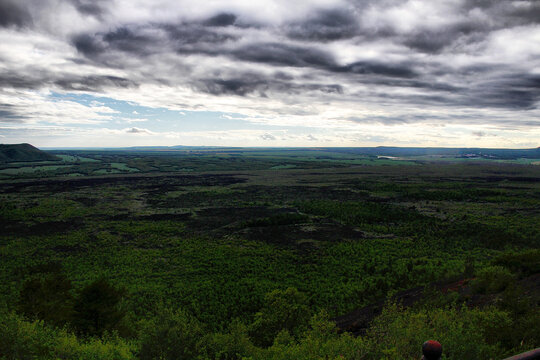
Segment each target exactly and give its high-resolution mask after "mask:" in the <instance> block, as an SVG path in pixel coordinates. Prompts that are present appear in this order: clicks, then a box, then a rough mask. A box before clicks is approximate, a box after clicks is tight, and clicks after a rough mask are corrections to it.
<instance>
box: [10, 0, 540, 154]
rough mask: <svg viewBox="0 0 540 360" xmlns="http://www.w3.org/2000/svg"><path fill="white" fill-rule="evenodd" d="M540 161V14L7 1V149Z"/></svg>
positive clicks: (486, 3) (498, 5)
mask: <svg viewBox="0 0 540 360" xmlns="http://www.w3.org/2000/svg"><path fill="white" fill-rule="evenodd" d="M21 142H27V143H31V144H33V145H35V146H38V147H117V146H121V147H124V146H143V145H148V146H156V145H163V146H170V145H191V146H265V147H272V146H286V147H289V146H309V147H330V146H383V145H385V146H437V147H498V148H531V147H538V146H540V0H530V1H527V0H522V1H510V0H437V1H433V0H302V1H290V0H274V1H258V0H249V1H240V0H227V1H223V0H205V1H202V0H152V1H150V0H147V1H142V0H0V143H21Z"/></svg>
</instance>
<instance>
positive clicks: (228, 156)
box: [0, 149, 540, 359]
mask: <svg viewBox="0 0 540 360" xmlns="http://www.w3.org/2000/svg"><path fill="white" fill-rule="evenodd" d="M49 153H50V154H53V155H57V156H58V157H59V160H58V161H56V162H55V161H51V160H47V161H44V162H34V163H32V162H30V163H24V162H22V163H8V164H2V168H1V169H0V224H1V228H2V231H1V232H0V314H3V316H0V318H1V320H0V332H3V333H2V334H0V338H3V339H10V340H0V349H2V347H1V346H2V345H1V344H2V341H11V342H12V343H13V344H18V345H17V346H19V347H20V350H18V351H20V354H23V355H20V356H21V358H31V357H32V356H37V357H38V358H39V356H42V358H47V356H49V355H50V354H53V355H54V356H56V357H59V358H62V356H64V355H62V354H72V353H73V354H75V353H76V354H83V353H84V351H88V352H89V353H99V352H100V351H101V354H103V358H118V359H124V358H141V359H177V358H187V359H192V358H193V359H196V358H199V359H292V358H296V359H318V358H328V359H342V358H345V359H382V358H388V359H402V358H403V359H412V358H418V353H419V350H418V349H419V346H420V345H421V343H422V342H423V341H425V340H427V339H428V338H432V337H436V338H437V339H438V340H439V341H441V343H443V346H445V351H446V349H448V350H447V352H446V353H447V354H448V355H446V356H448V357H447V358H449V359H464V358H473V357H474V358H479V359H488V358H503V357H504V356H509V355H513V354H515V353H518V352H522V351H526V350H528V349H530V348H534V347H538V346H540V338H539V335H538V334H540V328H539V324H540V312H539V307H538V305H539V300H540V294H539V292H540V286H539V282H540V250H539V249H540V226H539V224H540V166H537V165H533V164H531V163H532V162H533V161H529V160H527V161H524V160H519V159H518V160H516V161H512V160H505V161H504V162H502V161H495V160H493V161H492V160H482V159H480V160H477V161H473V160H472V159H467V160H463V161H461V160H460V161H457V160H456V161H446V160H445V161H444V162H442V161H426V159H425V158H422V159H420V158H417V159H415V158H413V157H411V158H407V159H401V158H400V159H391V158H387V157H379V158H378V157H377V156H372V155H358V154H344V153H336V152H331V151H329V152H325V151H310V150H302V151H297V150H260V151H250V152H243V151H240V150H231V149H217V150H212V151H209V150H205V151H202V150H184V151H179V152H169V151H165V152H157V151H130V152H126V151H98V150H93V151H90V150H81V151H74V150H65V151H64V150H62V151H60V150H58V151H51V152H49ZM455 283H458V284H459V286H457V287H454V288H452V287H444V286H442V287H443V288H444V291H441V290H440V288H441V286H440V284H455ZM436 284H439V285H436ZM437 286H438V287H437ZM415 288H421V289H424V290H423V295H421V296H420V297H419V298H418V301H415V302H414V304H403V303H402V304H401V305H400V301H399V299H400V298H397V299H398V300H396V301H395V302H393V301H392V300H391V299H392V297H393V296H394V295H396V294H397V293H399V292H401V291H405V290H409V289H415ZM394 299H396V298H395V297H394ZM375 303H382V304H384V306H383V307H384V309H383V310H382V313H380V314H374V315H373V316H372V317H370V318H369V322H367V323H366V325H365V326H364V327H362V328H361V329H360V331H356V332H355V333H354V335H353V334H351V333H349V332H348V331H347V330H348V329H347V328H346V327H343V326H341V327H339V328H338V327H337V325H339V322H336V321H335V320H334V319H336V318H338V317H340V316H343V315H346V314H353V313H354V311H355V310H358V309H363V308H365V307H366V306H369V305H372V304H375ZM96 308H98V309H99V310H95V309H96ZM54 309H56V310H54ZM59 309H61V310H59ZM351 316H352V315H351ZM353 320H354V319H353ZM353 322H354V321H353ZM398 329H399V330H398ZM356 330H358V329H356ZM38 343H41V344H44V343H46V344H48V345H39V344H38ZM32 344H33V345H32ZM6 346H7V345H6ZM13 346H15V345H13ZM85 349H86V350H85ZM62 351H64V353H62ZM70 351H71V353H70ZM6 354H7V353H6ZM6 354H2V352H1V351H0V358H2V356H4V357H5V358H9V359H11V358H12V357H9V356H8V355H6ZM43 354H48V355H43ZM113 354H114V355H113ZM464 354H468V355H464ZM471 354H472V355H471ZM53 355H51V356H53ZM473 355H474V356H473ZM65 356H67V355H65ZM81 356H83V355H81ZM83 358H84V357H83Z"/></svg>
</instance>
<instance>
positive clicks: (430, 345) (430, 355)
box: [422, 340, 442, 360]
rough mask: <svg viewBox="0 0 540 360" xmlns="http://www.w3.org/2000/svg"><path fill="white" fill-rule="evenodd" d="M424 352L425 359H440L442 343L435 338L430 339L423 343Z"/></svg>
mask: <svg viewBox="0 0 540 360" xmlns="http://www.w3.org/2000/svg"><path fill="white" fill-rule="evenodd" d="M422 354H424V359H425V360H439V359H440V358H441V355H442V345H441V343H440V342H438V341H435V340H428V341H426V342H425V343H424V344H422Z"/></svg>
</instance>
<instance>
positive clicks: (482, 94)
mask: <svg viewBox="0 0 540 360" xmlns="http://www.w3.org/2000/svg"><path fill="white" fill-rule="evenodd" d="M467 95H468V96H467V97H466V98H467V99H468V100H466V101H465V102H464V103H465V104H469V105H476V106H483V107H500V108H509V109H534V108H535V107H536V104H537V103H538V102H539V101H540V75H531V74H521V73H514V74H507V75H505V76H504V77H501V78H493V79H489V80H487V81H484V82H482V83H480V84H479V85H477V86H475V87H474V88H472V89H471V90H470V91H469V93H468V94H467ZM468 101H470V103H469V102H468Z"/></svg>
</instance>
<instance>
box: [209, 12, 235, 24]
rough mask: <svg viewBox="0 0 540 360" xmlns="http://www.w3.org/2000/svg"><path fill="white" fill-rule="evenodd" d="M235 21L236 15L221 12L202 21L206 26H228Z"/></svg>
mask: <svg viewBox="0 0 540 360" xmlns="http://www.w3.org/2000/svg"><path fill="white" fill-rule="evenodd" d="M235 22H236V15H234V14H231V13H221V14H217V15H215V16H212V17H211V18H210V19H208V20H206V21H205V22H204V25H207V26H230V25H234V23H235Z"/></svg>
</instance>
